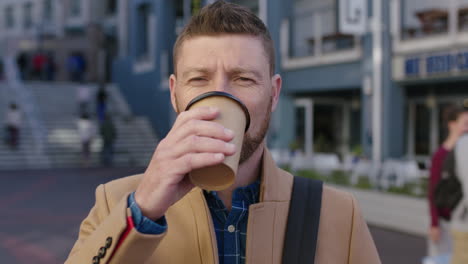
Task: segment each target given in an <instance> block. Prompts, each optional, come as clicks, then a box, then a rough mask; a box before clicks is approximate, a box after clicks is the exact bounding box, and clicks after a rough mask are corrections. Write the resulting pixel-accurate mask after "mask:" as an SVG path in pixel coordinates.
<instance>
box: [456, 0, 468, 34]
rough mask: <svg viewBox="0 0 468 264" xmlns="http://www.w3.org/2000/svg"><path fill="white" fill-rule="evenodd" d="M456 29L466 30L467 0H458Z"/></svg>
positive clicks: (467, 22)
mask: <svg viewBox="0 0 468 264" xmlns="http://www.w3.org/2000/svg"><path fill="white" fill-rule="evenodd" d="M458 3H459V4H458V29H459V30H460V31H468V0H458Z"/></svg>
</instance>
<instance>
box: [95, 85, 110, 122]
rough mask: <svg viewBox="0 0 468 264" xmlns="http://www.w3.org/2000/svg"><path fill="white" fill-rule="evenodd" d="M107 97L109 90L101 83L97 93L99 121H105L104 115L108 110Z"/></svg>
mask: <svg viewBox="0 0 468 264" xmlns="http://www.w3.org/2000/svg"><path fill="white" fill-rule="evenodd" d="M107 99H108V94H107V91H106V89H105V88H104V86H103V85H101V86H100V87H99V90H98V91H97V93H96V112H97V117H98V120H99V123H102V122H103V121H104V117H105V115H106V111H107Z"/></svg>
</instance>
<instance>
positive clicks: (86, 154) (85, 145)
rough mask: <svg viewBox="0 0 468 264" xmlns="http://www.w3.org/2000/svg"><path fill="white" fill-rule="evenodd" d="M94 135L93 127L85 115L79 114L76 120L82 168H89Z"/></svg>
mask: <svg viewBox="0 0 468 264" xmlns="http://www.w3.org/2000/svg"><path fill="white" fill-rule="evenodd" d="M94 134H95V127H94V125H93V123H92V121H91V119H90V117H89V115H88V114H87V113H83V114H81V117H80V119H79V120H78V135H79V137H80V141H81V157H82V162H83V166H84V167H89V164H90V157H91V143H92V140H93V137H94Z"/></svg>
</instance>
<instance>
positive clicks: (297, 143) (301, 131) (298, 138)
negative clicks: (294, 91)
mask: <svg viewBox="0 0 468 264" xmlns="http://www.w3.org/2000/svg"><path fill="white" fill-rule="evenodd" d="M305 112H306V110H305V107H304V106H296V112H295V116H296V119H295V120H296V129H295V130H296V131H295V132H296V133H295V139H294V141H293V142H290V145H289V148H290V149H291V150H300V151H302V152H305V133H306V131H305V129H306V128H305V123H306V120H305V117H306V116H305Z"/></svg>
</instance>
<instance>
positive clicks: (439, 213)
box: [428, 106, 468, 256]
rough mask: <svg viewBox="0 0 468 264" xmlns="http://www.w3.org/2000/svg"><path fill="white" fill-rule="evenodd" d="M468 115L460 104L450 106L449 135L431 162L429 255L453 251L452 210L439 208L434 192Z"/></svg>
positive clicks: (448, 109)
mask: <svg viewBox="0 0 468 264" xmlns="http://www.w3.org/2000/svg"><path fill="white" fill-rule="evenodd" d="M467 117H468V110H463V108H460V107H458V106H450V107H449V108H447V111H446V113H445V120H447V130H448V136H447V138H446V139H445V141H444V142H443V144H442V145H441V146H440V147H439V149H438V150H437V151H436V152H435V153H434V155H433V157H432V162H431V171H430V177H429V191H428V200H429V209H430V210H429V211H430V217H431V225H430V228H429V241H428V242H429V243H428V251H429V256H438V255H444V254H449V253H450V252H451V251H452V246H451V244H452V239H451V237H450V231H449V223H448V222H447V220H448V219H450V213H451V212H450V210H449V209H448V208H437V207H436V205H435V200H434V199H435V197H434V192H435V189H436V186H437V184H438V183H439V181H440V179H441V178H442V173H443V167H444V163H445V162H446V159H447V157H448V156H449V155H450V154H451V152H452V151H453V149H454V148H455V144H456V143H457V141H458V139H459V138H460V137H461V136H462V135H463V133H465V130H467V128H466V127H465V120H466V118H467Z"/></svg>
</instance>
